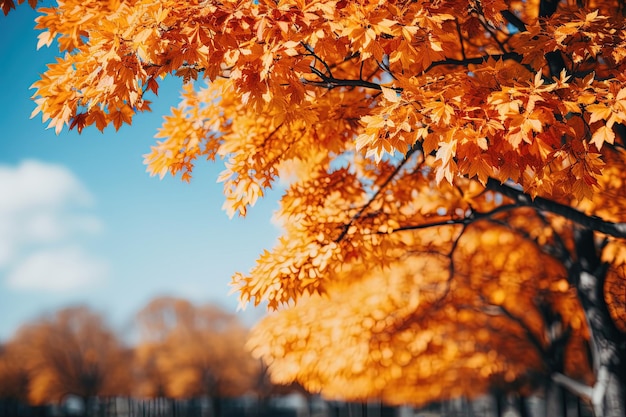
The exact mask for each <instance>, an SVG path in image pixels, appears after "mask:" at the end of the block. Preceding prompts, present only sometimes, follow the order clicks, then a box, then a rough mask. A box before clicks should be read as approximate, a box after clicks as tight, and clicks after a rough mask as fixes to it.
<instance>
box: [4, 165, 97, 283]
mask: <svg viewBox="0 0 626 417" xmlns="http://www.w3.org/2000/svg"><path fill="white" fill-rule="evenodd" d="M0 196H2V198H1V199H0V273H2V271H3V270H6V273H5V274H4V275H5V276H6V277H8V278H7V284H9V285H10V286H11V287H12V288H19V289H35V288H42V289H51V288H52V287H51V286H50V285H51V284H50V282H51V279H55V280H59V281H58V287H59V288H63V289H69V288H70V287H72V286H80V285H82V284H83V283H86V282H93V281H94V279H96V278H98V279H100V278H101V275H102V271H103V265H102V261H99V260H95V259H93V258H92V257H89V256H88V254H86V253H85V251H84V250H82V249H78V248H76V247H73V248H72V249H71V250H70V249H68V247H72V245H74V246H75V244H76V240H77V239H79V238H82V237H84V236H85V235H94V234H97V233H99V232H101V230H102V222H101V221H100V219H99V218H98V217H97V216H95V215H94V214H93V213H90V212H89V211H90V210H91V209H92V207H93V204H94V199H93V197H92V195H91V194H90V193H89V191H88V190H87V189H86V188H85V186H84V185H83V184H82V183H81V181H80V180H79V179H78V178H77V177H76V176H75V175H74V174H73V173H72V172H71V171H70V170H69V169H67V168H66V167H64V166H62V165H54V164H47V163H43V162H40V161H34V160H29V161H24V162H22V163H20V164H19V165H17V166H8V165H0ZM59 248H61V249H59ZM52 255H55V256H58V259H56V260H55V259H53V258H52ZM70 265H74V266H75V272H71V271H70V270H69V269H71V268H70ZM47 268H49V269H50V270H49V273H47V272H46V269H47ZM59 271H61V272H59ZM63 271H65V272H63ZM57 272H58V273H57ZM46 273H47V275H48V277H42V276H40V275H41V274H44V275H45V274H46ZM62 275H64V276H65V278H64V277H63V276H62ZM79 276H81V277H83V278H79ZM52 277H54V278H52ZM38 285H39V287H38ZM55 288H56V287H55Z"/></svg>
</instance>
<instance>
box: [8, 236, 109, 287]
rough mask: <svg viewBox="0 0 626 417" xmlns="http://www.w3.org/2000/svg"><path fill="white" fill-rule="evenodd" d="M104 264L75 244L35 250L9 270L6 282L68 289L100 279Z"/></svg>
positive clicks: (104, 267) (25, 285) (87, 284)
mask: <svg viewBox="0 0 626 417" xmlns="http://www.w3.org/2000/svg"><path fill="white" fill-rule="evenodd" d="M107 269H108V268H107V265H106V263H105V262H103V261H102V260H100V259H97V258H94V257H92V256H90V255H89V254H87V253H85V251H84V250H82V249H81V248H79V247H74V246H70V247H62V248H51V249H43V250H39V251H36V252H35V253H33V254H31V255H29V256H27V257H26V258H25V259H23V260H22V261H21V262H20V263H19V264H18V265H17V266H16V267H15V268H14V269H13V270H12V271H11V272H10V273H9V276H8V278H7V281H6V282H7V285H8V286H9V287H10V288H12V289H16V290H40V291H41V290H45V291H68V290H76V289H82V288H85V287H90V286H93V285H96V284H98V283H99V282H102V280H103V279H104V278H105V277H106V274H107Z"/></svg>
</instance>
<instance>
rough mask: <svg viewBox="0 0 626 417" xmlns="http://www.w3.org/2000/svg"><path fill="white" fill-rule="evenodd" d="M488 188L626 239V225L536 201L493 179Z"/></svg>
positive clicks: (523, 203) (568, 207)
mask: <svg viewBox="0 0 626 417" xmlns="http://www.w3.org/2000/svg"><path fill="white" fill-rule="evenodd" d="M487 188H488V189H490V190H492V191H496V192H498V193H500V194H502V195H504V196H506V197H509V198H510V199H512V200H513V201H515V203H516V205H518V206H526V207H534V208H536V209H539V210H542V211H547V212H550V213H552V214H556V215H559V216H562V217H565V218H566V219H569V220H571V221H573V222H574V223H577V224H579V225H581V226H584V227H586V228H588V229H592V230H595V231H596V232H600V233H604V234H607V235H609V236H613V237H618V238H626V223H613V222H609V221H606V220H604V219H602V218H600V217H598V216H590V215H588V214H585V213H583V212H582V211H579V210H576V209H575V208H573V207H570V206H566V205H565V204H561V203H559V202H556V201H553V200H549V199H546V198H543V197H535V198H534V199H533V198H532V197H531V196H530V195H528V194H526V193H524V192H523V191H521V190H518V189H516V188H513V187H511V186H509V185H505V184H502V183H500V182H499V181H497V180H494V179H493V178H490V179H489V180H488V181H487Z"/></svg>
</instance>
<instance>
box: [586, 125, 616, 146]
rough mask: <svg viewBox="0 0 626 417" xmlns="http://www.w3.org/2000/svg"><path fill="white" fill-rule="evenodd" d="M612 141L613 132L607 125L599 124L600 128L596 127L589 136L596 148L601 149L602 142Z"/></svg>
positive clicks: (611, 142)
mask: <svg viewBox="0 0 626 417" xmlns="http://www.w3.org/2000/svg"><path fill="white" fill-rule="evenodd" d="M614 141H615V132H613V129H611V128H609V127H608V126H601V127H600V128H598V130H596V131H595V133H594V134H593V136H592V137H591V143H593V144H594V145H596V148H598V150H600V149H602V145H603V144H604V142H607V143H610V144H613V142H614Z"/></svg>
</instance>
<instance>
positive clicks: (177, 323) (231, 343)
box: [137, 297, 259, 416]
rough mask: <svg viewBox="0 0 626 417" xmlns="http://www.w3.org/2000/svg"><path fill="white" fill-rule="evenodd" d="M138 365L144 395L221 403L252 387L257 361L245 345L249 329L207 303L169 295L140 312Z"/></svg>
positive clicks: (217, 405) (218, 406)
mask: <svg viewBox="0 0 626 417" xmlns="http://www.w3.org/2000/svg"><path fill="white" fill-rule="evenodd" d="M137 319H138V325H139V329H140V334H141V340H140V343H139V344H138V346H137V352H138V360H139V362H138V365H139V366H140V370H144V372H145V373H144V375H143V380H144V382H143V385H144V386H146V387H147V388H148V391H144V393H147V394H149V395H153V396H157V395H162V396H167V397H170V398H201V397H207V398H211V400H212V401H213V409H214V412H215V415H218V416H219V415H221V414H220V412H221V399H222V398H225V397H235V396H238V395H242V394H244V393H246V392H247V391H249V390H251V389H252V388H253V387H254V383H255V381H256V378H257V375H258V372H259V363H258V361H256V360H254V359H253V358H252V356H251V355H250V354H249V352H248V351H247V350H245V348H244V345H245V341H246V336H247V333H248V330H247V329H246V328H245V327H244V326H243V325H242V324H240V323H239V320H238V319H237V317H236V316H235V315H233V314H230V313H227V312H225V311H223V310H222V309H220V308H218V307H216V306H213V305H210V304H207V305H202V306H196V305H194V304H192V303H190V302H189V301H186V300H183V299H177V298H171V297H164V298H157V299H155V300H153V301H151V302H150V303H149V304H148V305H147V306H146V307H145V308H144V309H142V310H141V311H140V312H139V314H138V317H137Z"/></svg>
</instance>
